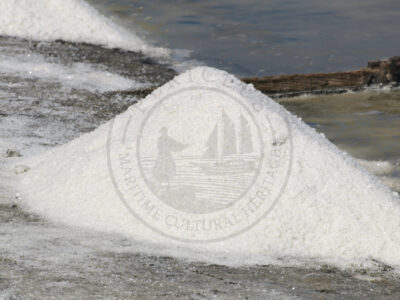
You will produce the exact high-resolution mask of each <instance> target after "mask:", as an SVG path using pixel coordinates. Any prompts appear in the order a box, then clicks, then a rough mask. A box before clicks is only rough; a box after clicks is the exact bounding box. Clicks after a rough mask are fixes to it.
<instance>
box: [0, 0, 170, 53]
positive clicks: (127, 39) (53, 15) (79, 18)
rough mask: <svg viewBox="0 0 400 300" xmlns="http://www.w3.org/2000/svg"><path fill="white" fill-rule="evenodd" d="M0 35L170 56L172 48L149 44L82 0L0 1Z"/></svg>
mask: <svg viewBox="0 0 400 300" xmlns="http://www.w3.org/2000/svg"><path fill="white" fill-rule="evenodd" d="M0 35H5V36H15V37H20V38H26V39H32V40H40V41H54V40H58V39H61V40H64V41H70V42H82V43H91V44H97V45H102V46H106V47H109V48H121V49H125V50H132V51H139V52H143V53H145V54H147V55H151V56H167V55H169V51H168V50H167V49H164V48H156V47H151V46H149V45H147V44H146V43H145V42H144V41H143V40H142V39H141V38H139V37H138V36H137V35H136V34H135V33H133V32H129V31H128V30H126V29H124V28H122V27H120V26H118V25H117V24H115V23H113V22H112V21H110V20H108V19H107V18H106V17H104V16H103V15H101V14H100V13H99V12H97V11H96V10H95V9H94V8H93V7H91V6H90V5H88V4H87V3H86V2H84V1H83V0H35V1H31V0H0Z"/></svg>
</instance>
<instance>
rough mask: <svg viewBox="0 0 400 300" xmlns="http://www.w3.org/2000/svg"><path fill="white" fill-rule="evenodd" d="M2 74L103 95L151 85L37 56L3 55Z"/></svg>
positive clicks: (1, 58)
mask: <svg viewBox="0 0 400 300" xmlns="http://www.w3.org/2000/svg"><path fill="white" fill-rule="evenodd" d="M0 74H13V75H18V76H20V77H22V78H41V79H44V80H47V81H57V82H60V83H61V84H63V85H64V86H68V87H73V88H78V89H86V90H89V91H92V92H101V93H104V92H107V91H112V90H128V89H139V88H144V87H147V86H148V84H145V83H140V82H137V81H135V80H132V79H128V78H126V77H123V76H121V75H118V74H114V73H111V72H108V71H105V70H102V69H101V65H98V66H96V65H90V64H87V63H74V64H72V65H70V66H64V65H61V64H57V63H47V62H46V61H45V59H44V57H43V56H41V55H37V54H25V55H16V56H8V55H1V54H0Z"/></svg>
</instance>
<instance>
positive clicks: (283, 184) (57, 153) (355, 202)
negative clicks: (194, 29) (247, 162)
mask: <svg viewBox="0 0 400 300" xmlns="http://www.w3.org/2000/svg"><path fill="white" fill-rule="evenodd" d="M217 91H222V92H221V93H222V94H226V95H228V94H229V95H234V97H236V98H237V99H239V98H240V99H244V101H245V106H246V105H250V104H251V105H252V107H259V108H262V110H261V111H263V115H264V114H265V115H266V116H267V118H268V120H269V122H270V123H269V124H267V122H266V123H265V124H263V123H260V129H261V136H264V135H265V133H266V132H271V131H270V129H268V128H274V133H273V136H272V138H271V139H270V140H268V138H265V139H264V140H263V142H264V144H265V145H264V146H265V147H267V148H268V147H270V148H274V147H281V148H280V149H283V152H282V155H283V156H282V157H283V158H284V161H282V162H281V163H282V170H284V171H282V172H280V173H277V174H275V175H276V179H277V180H279V181H280V182H278V181H276V184H275V185H276V186H277V188H276V189H275V188H271V193H275V194H274V195H275V196H276V197H275V196H274V197H275V198H274V199H277V201H276V202H273V201H271V202H270V204H271V205H270V206H269V208H270V210H269V211H267V210H266V212H267V213H265V214H264V213H262V214H260V217H259V218H258V219H257V222H253V224H252V226H248V227H246V228H245V229H246V230H238V232H236V234H227V232H226V231H224V230H222V233H221V236H219V235H218V234H219V233H218V234H216V235H215V239H214V241H209V240H208V241H207V242H204V241H205V240H207V236H200V235H199V236H198V235H197V234H198V232H197V231H195V230H194V231H193V232H192V235H190V234H187V235H185V236H183V235H182V238H181V240H179V234H180V232H179V231H173V230H172V229H171V228H167V227H168V226H170V225H171V222H170V221H171V220H169V221H167V222H166V223H165V225H164V226H165V228H163V227H162V223H159V224H158V223H156V217H154V222H153V223H152V222H150V221H149V220H150V219H145V217H144V215H143V214H140V209H141V205H142V204H143V202H141V199H142V197H141V195H139V194H137V193H135V191H134V189H132V190H131V191H130V192H131V194H130V198H129V197H128V198H129V199H128V201H131V202H130V203H129V204H128V205H127V204H126V203H124V202H123V200H121V199H122V198H123V197H122V198H121V194H124V190H123V188H121V189H118V186H119V185H120V184H122V182H121V181H124V179H123V178H122V177H120V175H118V174H116V173H113V172H116V171H115V169H116V168H117V167H118V165H119V166H122V165H123V164H124V163H126V162H127V161H124V157H125V156H124V155H125V154H124V153H128V152H129V151H130V148H137V149H144V150H140V151H142V152H143V151H144V153H150V152H151V151H153V150H151V149H152V147H153V146H152V145H151V143H148V144H146V142H143V143H142V144H140V145H139V144H137V143H136V142H135V141H134V140H132V141H129V143H125V145H128V146H124V147H122V146H121V147H119V146H118V145H120V144H119V143H120V141H121V140H122V141H125V140H129V139H130V135H129V132H130V131H133V132H135V134H136V135H138V136H140V134H139V131H140V130H142V131H140V132H142V133H143V137H144V138H147V137H148V136H149V135H150V133H151V132H152V131H151V130H152V129H151V128H158V127H157V126H158V125H157V126H156V125H149V126H153V127H150V129H146V128H147V127H146V126H147V125H145V126H144V125H143V126H142V125H141V123H138V121H137V120H138V119H139V117H138V116H139V114H140V113H142V112H143V111H153V113H154V114H156V116H159V117H158V119H157V118H156V117H154V118H153V119H151V118H152V117H151V116H150V117H148V118H147V119H146V120H147V121H149V124H158V123H160V124H161V123H162V122H167V121H166V120H168V122H175V123H171V124H172V125H171V126H170V127H169V129H170V130H169V132H168V134H169V135H170V136H172V137H176V136H179V137H180V141H179V142H180V143H178V142H177V144H178V146H180V149H179V150H177V148H176V149H175V150H176V152H174V153H173V155H176V156H174V157H178V151H181V152H182V153H183V152H185V151H189V150H187V149H189V148H190V147H189V146H188V145H189V144H190V145H191V144H193V143H194V142H193V143H192V141H194V137H193V136H195V137H199V136H202V138H201V139H202V140H203V139H204V138H205V139H206V137H207V136H208V134H209V133H210V130H209V129H212V127H213V126H214V123H213V120H214V119H212V118H213V116H212V114H213V112H211V111H210V112H209V113H208V114H204V113H203V112H204V111H206V110H207V107H212V105H214V104H213V103H215V102H216V101H220V100H221V99H222V98H223V97H224V96H219V98H218V97H216V96H215V95H216V93H219V92H217ZM185 93H192V94H185ZM202 93H203V94H204V95H206V96H207V97H203V98H202V95H203V94H202ZM222 94H221V95H222ZM165 95H169V96H168V97H173V99H172V98H168V99H172V100H173V101H172V100H171V101H172V102H171V103H173V105H172V106H166V105H167V104H165V105H164V106H162V108H161V109H158V112H157V109H156V108H154V105H155V103H158V102H157V101H161V100H160V98H162V97H165ZM171 95H172V96H171ZM189 96H190V97H189ZM196 97H199V99H200V100H198V102H196V103H198V106H197V107H196V108H195V109H193V110H192V111H189V110H188V111H187V113H190V114H192V115H191V117H190V118H191V121H192V123H196V122H198V121H199V120H203V121H202V122H204V124H206V125H207V126H208V127H207V130H204V131H205V132H204V133H201V132H198V131H195V130H192V128H189V129H187V128H183V126H184V125H183V124H186V125H185V126H187V124H188V122H187V120H186V119H185V116H184V115H180V117H179V118H176V116H175V115H174V113H176V112H179V111H180V109H181V107H184V106H185V105H186V103H188V101H197V100H196V99H197V98H196ZM189 98H190V99H189ZM165 101H169V100H165ZM221 101H222V102H221V103H225V102H223V101H225V100H221ZM226 101H228V100H226ZM160 103H161V102H160ZM163 103H167V102H163ZM174 105H175V106H174ZM171 107H172V108H173V109H171ZM249 107H250V106H249ZM224 109H225V112H224V114H225V117H224V118H225V119H224V120H227V116H228V115H230V116H232V115H233V114H234V111H233V110H231V108H229V107H228V106H226V105H225V106H224ZM246 109H247V108H246ZM246 109H242V110H241V117H240V118H241V119H244V118H245V117H248V116H249V114H247V110H246ZM157 113H158V115H157ZM169 114H172V117H169ZM254 114H255V112H254ZM260 118H261V117H260ZM161 119H163V120H162V122H161ZM248 119H250V118H248ZM171 120H172V121H171ZM189 121H190V120H189ZM144 122H146V121H144ZM228 123H229V122H228ZM250 123H251V122H250V121H248V123H247V127H246V126H244V127H242V128H250V129H251V130H253V129H254V128H255V127H251V126H253V125H251V124H250ZM126 124H128V125H126ZM146 124H147V123H146ZM229 124H231V125H229V126H231V127H230V128H232V124H233V123H232V122H231V123H229ZM249 124H250V125H249ZM125 125H126V127H124V126H125ZM193 126H195V125H193ZM268 126H269V127H268ZM124 128H125V129H124ZM127 128H128V129H127ZM140 128H142V129H140ZM193 128H194V127H193ZM216 128H219V127H216ZM225 128H227V127H226V126H225ZM146 130H147V131H146ZM188 130H192V134H186V133H187V132H188ZM254 130H255V129H254ZM160 132H161V133H159V132H158V131H157V135H156V137H155V140H157V138H159V134H161V136H163V137H165V136H166V134H167V133H166V130H165V129H162V130H161V131H160ZM174 132H175V133H176V132H180V134H179V135H175V136H174ZM216 132H219V131H218V130H216ZM215 134H216V133H215ZM226 135H227V133H225V136H226ZM211 136H213V135H211ZM265 136H266V135H265ZM108 140H109V141H110V144H108V146H107V141H108ZM211 142H212V138H210V139H209V140H208V145H209V147H208V148H207V149H208V150H209V152H208V153H211V152H212V151H211V150H213V148H212V147H211V146H210V143H211ZM163 145H164V144H163ZM260 145H261V144H258V145H257V143H254V149H255V148H257V147H258V146H260ZM178 146H177V147H178ZM141 147H142V148H141ZM158 147H161V146H159V145H158ZM137 149H136V150H137ZM159 149H160V148H159ZM210 149H211V150H210ZM226 149H228V148H226ZM229 149H232V147H231V148H229ZM140 151H139V152H140ZM146 151H147V152H146ZM241 151H242V150H241ZM249 151H250V150H249ZM285 151H286V152H285ZM242 152H244V151H242ZM271 153H273V152H266V153H265V157H264V159H265V160H268V159H270V156H271ZM135 155H136V154H135ZM135 155H134V156H135ZM140 155H141V154H140ZM182 155H183V154H182ZM135 157H136V156H135ZM114 158H122V159H120V160H119V161H117V162H115V161H113V159H114ZM134 159H135V158H132V160H134ZM270 162H273V161H270ZM24 164H26V165H28V166H30V167H31V169H30V170H29V171H28V172H27V173H25V174H22V175H19V176H20V177H21V183H20V189H21V195H22V198H23V201H24V203H26V205H28V206H29V208H30V209H32V210H34V211H36V212H37V213H39V214H41V215H43V216H45V217H47V218H49V219H50V220H53V221H56V222H63V223H66V224H70V225H74V226H82V227H85V228H90V229H94V230H98V231H105V232H115V233H120V234H123V235H126V236H130V237H132V238H134V239H135V240H137V241H138V249H139V248H140V249H141V250H143V247H144V248H145V246H143V245H153V246H151V247H150V246H149V248H148V249H147V250H146V251H149V252H152V253H158V254H161V253H164V254H165V253H169V254H170V255H175V256H185V257H190V258H192V259H200V260H204V261H214V262H215V261H217V262H221V263H226V264H245V263H271V262H273V261H274V259H276V258H288V257H291V258H295V259H297V260H299V261H300V260H309V259H311V260H314V261H317V262H328V263H332V264H336V265H342V266H350V265H352V264H367V263H368V261H370V260H371V259H374V260H378V261H381V262H383V263H386V264H389V265H392V266H400V256H399V255H398V253H400V231H399V228H400V204H399V201H398V200H399V199H398V198H397V196H396V195H394V194H393V193H392V192H391V191H390V190H388V189H387V188H386V187H385V186H384V185H383V184H382V183H381V182H380V181H378V180H377V179H376V178H375V177H374V176H372V175H371V174H370V173H368V172H366V171H365V170H364V169H363V168H361V167H360V166H359V165H358V163H356V162H355V161H354V160H353V159H352V158H351V157H348V156H347V155H346V154H345V153H343V152H342V151H340V150H339V149H338V148H337V147H336V146H334V145H333V144H331V143H330V142H329V141H328V140H327V139H325V138H324V137H323V136H321V135H320V134H318V133H316V132H315V130H314V129H312V128H310V127H309V126H307V125H306V124H305V123H304V122H303V121H301V120H300V119H298V118H297V117H295V116H293V115H291V114H290V113H289V112H287V111H286V110H285V109H284V108H283V107H282V106H280V105H279V104H277V103H276V102H274V101H273V100H271V99H270V98H268V97H267V96H265V95H263V94H261V93H260V92H258V91H257V90H255V89H254V88H253V87H252V86H250V85H246V84H244V83H242V82H241V81H240V80H238V79H236V78H234V77H233V76H231V75H229V74H227V73H225V72H223V71H219V70H216V69H212V68H196V69H194V70H191V71H190V72H186V73H184V74H181V75H179V76H177V77H176V78H175V79H174V80H173V81H171V82H170V83H168V84H166V85H164V86H163V87H161V88H159V89H157V90H156V91H155V92H153V93H152V95H150V96H148V97H146V98H145V99H144V100H143V101H142V102H141V103H140V104H139V105H136V106H132V107H131V108H130V109H128V111H126V112H125V113H123V114H121V115H119V116H117V117H116V118H115V119H114V120H113V121H112V122H109V123H107V124H104V125H102V126H100V127H99V128H98V129H96V130H95V131H94V132H91V133H88V134H85V135H83V136H81V137H80V138H78V139H76V140H74V141H72V142H70V143H68V144H66V145H63V146H61V147H58V148H55V149H53V150H52V151H50V152H48V153H46V154H44V155H42V156H41V157H35V158H30V159H27V160H26V161H25V162H24ZM192 165H193V164H192ZM110 166H111V169H110ZM179 168H180V166H179V161H178V160H177V161H176V169H177V170H178V169H179ZM192 168H193V170H194V169H195V167H194V166H192ZM196 168H197V169H196V170H199V169H200V168H199V167H196ZM143 169H144V170H145V171H144V173H143V174H144V175H143V176H144V177H146V176H152V175H151V171H150V172H149V173H146V165H145V163H143ZM123 170H125V172H126V173H129V172H138V170H135V169H134V168H125V169H123ZM286 171H287V173H286ZM193 172H194V171H193ZM153 173H154V170H153ZM146 174H150V175H146ZM176 174H178V171H177V173H176ZM199 174H200V173H199ZM125 175H126V174H125ZM178 175H179V174H178ZM235 175H237V174H235ZM286 175H287V176H286ZM121 176H122V175H121ZM158 176H159V178H160V173H159V174H158ZM196 176H199V177H197V179H198V181H200V179H201V180H203V179H202V177H201V175H196ZM210 176H214V175H210ZM218 176H219V175H218V174H217V175H215V176H214V177H212V178H214V179H215V180H217V178H218ZM230 176H231V177H232V178H233V176H234V175H230ZM265 176H266V175H265ZM240 178H242V177H240ZM265 178H266V177H265ZM183 179H184V180H186V182H188V181H189V179H190V178H189V177H187V178H183ZM125 181H126V182H125V183H129V180H128V177H125ZM195 181H196V180H193V182H195ZM193 184H194V183H193ZM257 184H258V183H257V182H256V185H257ZM261 184H264V185H265V184H266V181H264V182H263V183H261ZM237 185H239V184H237ZM116 187H117V188H116ZM162 188H164V189H167V187H165V186H164V187H162ZM273 189H275V190H273ZM232 190H233V191H235V188H232ZM180 195H182V194H180ZM226 195H227V196H226V197H229V194H228V193H227V194H226ZM224 197H225V196H223V197H222V196H221V198H222V200H224ZM139 198H140V199H139ZM172 198H173V197H172ZM175 200H176V199H175ZM259 200H260V201H262V199H259ZM174 205H178V204H176V203H175V204H174ZM235 205H236V204H234V205H233V206H232V207H234V206H235ZM128 208H130V209H131V210H129V209H128ZM187 208H188V207H185V209H187ZM136 209H137V210H136ZM163 209H164V208H163ZM165 209H167V208H165ZM168 209H171V210H172V208H168ZM196 209H205V208H204V207H197V208H196ZM196 209H195V208H193V210H191V211H189V212H182V214H186V215H189V216H203V215H207V212H204V211H202V212H201V213H199V211H196ZM176 211H179V209H177V210H176ZM181 211H182V210H181ZM213 213H214V212H210V213H209V214H210V215H212V214H213ZM214 225H215V224H214ZM170 227H173V226H170ZM243 228H244V227H243ZM174 234H175V236H174ZM224 234H226V236H225V238H222V237H223V235H224ZM210 235H212V234H211V233H210ZM174 237H175V238H174ZM196 239H200V240H201V239H203V242H198V240H196ZM210 239H212V237H211V236H210ZM182 240H183V241H182ZM139 241H140V242H139Z"/></svg>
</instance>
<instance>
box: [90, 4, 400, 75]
mask: <svg viewBox="0 0 400 300" xmlns="http://www.w3.org/2000/svg"><path fill="white" fill-rule="evenodd" d="M89 2H91V3H92V4H94V5H95V6H96V7H97V8H98V9H100V10H101V11H102V12H104V13H105V14H107V15H113V16H116V17H117V18H116V19H119V21H122V22H123V23H125V24H126V25H127V26H128V27H131V28H134V29H135V30H136V31H137V30H138V28H140V29H142V30H144V31H146V32H147V34H148V37H149V38H150V39H152V40H153V41H156V43H157V44H159V45H162V46H166V47H170V48H174V49H177V48H180V49H187V50H190V51H192V57H193V58H196V59H198V60H201V61H203V62H204V63H206V64H207V65H210V66H216V67H219V68H222V69H225V70H228V71H231V72H234V73H236V74H238V75H269V74H281V73H286V74H289V73H308V72H329V71H340V70H348V69H354V68H359V67H364V66H365V65H366V62H367V61H368V60H370V59H375V58H384V57H389V56H393V55H399V54H400V52H399V49H400V32H399V31H398V28H399V26H400V18H399V17H398V16H399V12H400V2H399V1H396V0H362V1H361V0H353V1H347V0H337V1H319V0H305V1H298V0H269V1H260V0H248V1H238V0H230V1H227V0H217V1H215V0H214V1H210V0H202V1H196V0H179V1H171V0H151V1H145V0H136V1H131V0H89Z"/></svg>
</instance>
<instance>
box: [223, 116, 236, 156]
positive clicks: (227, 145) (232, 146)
mask: <svg viewBox="0 0 400 300" xmlns="http://www.w3.org/2000/svg"><path fill="white" fill-rule="evenodd" d="M222 118H223V120H222V121H223V129H224V130H223V135H224V136H223V144H222V147H223V148H222V150H223V151H222V154H223V155H230V154H236V153H237V149H236V133H235V124H234V123H233V122H232V120H231V119H230V118H229V117H228V115H227V114H226V113H225V111H223V112H222Z"/></svg>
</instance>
